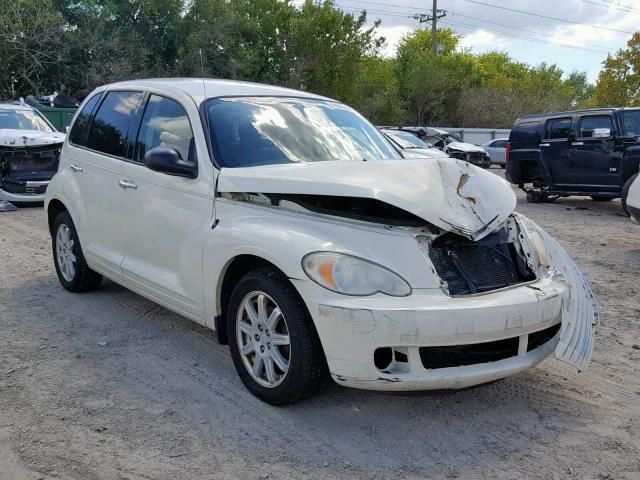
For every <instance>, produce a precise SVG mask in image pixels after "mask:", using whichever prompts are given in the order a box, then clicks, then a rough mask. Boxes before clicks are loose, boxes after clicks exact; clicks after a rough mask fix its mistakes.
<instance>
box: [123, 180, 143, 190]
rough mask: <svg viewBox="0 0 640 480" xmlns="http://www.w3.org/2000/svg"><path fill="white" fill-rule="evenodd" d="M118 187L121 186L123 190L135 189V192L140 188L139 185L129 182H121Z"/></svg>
mask: <svg viewBox="0 0 640 480" xmlns="http://www.w3.org/2000/svg"><path fill="white" fill-rule="evenodd" d="M118 185H120V188H123V189H127V188H133V189H134V190H135V189H136V188H138V185H136V184H135V183H133V182H129V181H127V180H120V181H119V182H118Z"/></svg>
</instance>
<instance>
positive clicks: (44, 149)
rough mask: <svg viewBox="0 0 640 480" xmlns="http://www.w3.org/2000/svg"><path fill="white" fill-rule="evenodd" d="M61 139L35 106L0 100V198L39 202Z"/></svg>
mask: <svg viewBox="0 0 640 480" xmlns="http://www.w3.org/2000/svg"><path fill="white" fill-rule="evenodd" d="M64 138H65V135H64V134H63V133H60V132H58V131H57V130H56V129H55V127H54V126H53V125H52V124H51V123H50V122H49V121H48V120H47V119H46V118H45V117H44V115H42V114H41V113H40V112H39V111H38V110H36V109H35V108H32V107H30V106H29V105H26V104H22V103H21V104H14V103H0V201H3V200H4V201H8V202H12V203H22V204H28V203H34V202H42V201H43V200H44V192H45V190H46V188H47V185H48V184H49V180H51V177H53V175H54V174H55V172H56V170H57V169H58V157H59V155H60V149H61V148H62V142H63V141H64Z"/></svg>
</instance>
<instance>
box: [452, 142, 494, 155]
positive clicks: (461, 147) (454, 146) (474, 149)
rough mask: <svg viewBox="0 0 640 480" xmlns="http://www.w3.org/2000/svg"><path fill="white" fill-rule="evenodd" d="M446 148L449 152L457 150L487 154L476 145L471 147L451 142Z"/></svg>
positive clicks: (470, 145) (469, 144)
mask: <svg viewBox="0 0 640 480" xmlns="http://www.w3.org/2000/svg"><path fill="white" fill-rule="evenodd" d="M447 148H448V149H449V150H459V151H461V152H484V153H487V152H486V150H485V149H484V148H482V147H479V146H477V145H473V144H471V143H463V142H451V143H448V144H447Z"/></svg>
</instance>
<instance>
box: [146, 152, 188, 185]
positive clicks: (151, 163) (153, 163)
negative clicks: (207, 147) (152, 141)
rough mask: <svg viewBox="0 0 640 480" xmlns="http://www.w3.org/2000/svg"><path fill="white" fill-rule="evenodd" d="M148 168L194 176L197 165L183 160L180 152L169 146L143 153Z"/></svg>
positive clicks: (168, 173)
mask: <svg viewBox="0 0 640 480" xmlns="http://www.w3.org/2000/svg"><path fill="white" fill-rule="evenodd" d="M143 162H144V164H145V166H146V167H147V168H148V169H149V170H154V171H156V172H162V173H166V174H167V175H173V176H176V177H185V178H196V177H197V176H198V166H197V164H196V163H195V162H190V161H188V160H183V159H182V156H181V155H180V153H179V152H178V151H177V150H176V149H174V148H171V147H156V148H152V149H151V150H149V151H148V152H147V153H146V154H145V155H144V160H143Z"/></svg>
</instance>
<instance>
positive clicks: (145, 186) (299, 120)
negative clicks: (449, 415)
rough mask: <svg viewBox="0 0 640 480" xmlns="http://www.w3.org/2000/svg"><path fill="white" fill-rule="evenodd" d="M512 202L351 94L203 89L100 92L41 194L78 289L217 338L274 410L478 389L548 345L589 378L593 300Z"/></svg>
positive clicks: (61, 258)
mask: <svg viewBox="0 0 640 480" xmlns="http://www.w3.org/2000/svg"><path fill="white" fill-rule="evenodd" d="M203 87H204V88H203ZM203 119H204V121H203ZM515 205H516V198H515V195H514V193H513V191H512V190H511V188H510V187H509V185H508V184H507V183H506V182H505V181H504V180H503V179H501V178H499V177H498V176H496V175H493V174H491V173H489V172H486V171H484V170H482V169H480V168H477V167H475V166H473V165H470V164H469V163H467V162H464V161H461V160H455V159H450V158H435V159H424V160H416V159H413V160H403V159H401V158H399V155H398V153H397V152H396V151H395V150H393V149H392V147H391V145H390V144H389V143H388V142H387V141H386V140H385V138H384V137H383V136H382V134H381V133H380V132H379V131H378V130H377V129H376V128H375V127H374V126H373V125H371V124H370V123H369V122H367V121H366V120H365V119H364V118H363V117H362V116H361V115H359V114H358V113H357V112H355V111H354V110H352V109H351V108H349V107H348V106H346V105H343V104H341V103H339V102H336V101H333V100H330V99H328V98H324V97H320V96H318V95H313V94H311V93H308V92H301V91H295V90H289V89H284V88H278V87H271V86H268V85H259V84H251V83H244V82H235V81H222V80H205V81H204V85H203V80H202V79H162V80H136V81H130V82H123V83H116V84H113V85H107V86H104V87H100V88H98V89H97V90H95V91H94V92H93V93H92V94H91V95H89V96H88V97H87V99H86V100H85V102H84V104H83V105H82V107H81V108H80V110H79V111H78V113H77V114H76V117H75V120H74V122H73V124H72V127H71V130H70V132H69V135H68V137H67V140H66V141H65V144H64V147H63V150H62V155H61V160H60V168H59V170H58V173H56V175H55V176H54V177H53V179H52V181H51V184H50V185H49V188H48V189H47V194H46V208H47V215H48V220H49V228H50V231H51V237H52V247H53V261H54V265H55V269H56V272H57V275H58V279H59V280H60V282H61V284H62V286H63V287H64V288H66V289H67V290H70V291H72V292H82V291H88V290H91V289H94V288H97V287H98V286H99V285H100V282H101V279H102V276H106V277H108V278H110V279H112V280H113V281H115V282H117V283H120V284H122V285H124V286H125V287H127V288H130V289H131V290H133V291H135V292H138V293H139V294H141V295H143V296H145V297H147V298H149V299H151V300H153V301H155V302H157V303H159V304H161V305H164V306H165V307H167V308H169V309H171V310H174V311H176V312H178V313H179V314H181V315H184V316H186V317H188V318H190V319H192V320H193V321H195V322H197V323H200V324H202V325H204V326H206V327H208V328H211V329H214V330H215V331H216V332H217V335H218V339H219V340H220V341H221V342H223V343H229V345H230V349H231V356H232V359H233V362H234V365H235V367H236V370H237V371H238V374H239V376H240V378H241V380H242V381H243V383H244V384H245V386H246V387H247V388H248V389H249V390H250V391H251V392H252V393H253V394H255V395H256V396H257V397H259V398H260V399H262V400H264V401H266V402H269V403H272V404H284V403H290V402H294V401H297V400H300V399H302V398H305V397H307V396H309V395H311V394H313V393H314V392H317V391H318V390H319V389H320V388H321V387H322V386H323V385H325V384H326V382H327V380H328V379H329V378H333V380H335V381H336V382H337V383H339V384H341V385H345V386H349V387H356V388H363V389H371V390H425V389H443V388H464V387H468V386H471V385H477V384H481V383H485V382H490V381H493V380H496V379H499V378H503V377H506V376H508V375H513V374H515V373H518V372H522V371H523V370H526V369H528V368H530V367H532V366H533V365H536V364H537V363H539V362H541V361H542V360H543V359H545V358H546V357H547V356H549V355H551V354H553V353H554V352H555V355H556V357H558V358H560V359H561V360H564V361H566V362H568V363H569V364H571V365H574V366H576V367H577V368H579V369H582V368H584V367H585V366H586V364H587V363H588V361H589V359H590V357H591V352H592V350H593V343H594V331H595V326H596V325H597V324H598V322H599V314H598V304H597V302H596V300H595V298H594V296H593V294H592V292H591V289H590V288H589V285H588V284H587V282H586V281H585V280H584V278H583V277H582V274H581V273H580V271H579V270H578V268H577V267H576V265H575V264H574V263H573V261H572V260H571V259H570V258H569V256H568V255H567V253H566V252H565V251H564V250H563V249H562V247H560V245H558V243H557V242H556V241H555V240H553V239H552V238H551V237H550V236H549V235H548V234H547V233H546V232H545V231H544V230H542V229H541V228H540V227H538V226H537V225H536V224H535V223H533V222H532V221H531V220H529V219H527V218H526V217H524V216H522V215H520V214H518V213H515V212H514V208H515Z"/></svg>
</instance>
